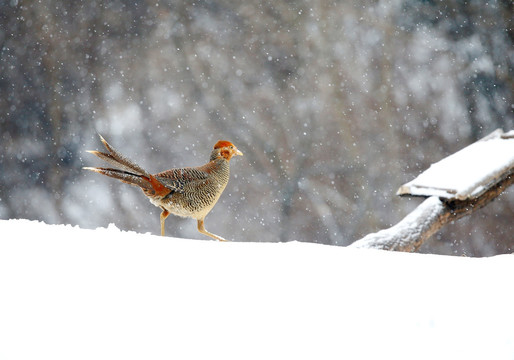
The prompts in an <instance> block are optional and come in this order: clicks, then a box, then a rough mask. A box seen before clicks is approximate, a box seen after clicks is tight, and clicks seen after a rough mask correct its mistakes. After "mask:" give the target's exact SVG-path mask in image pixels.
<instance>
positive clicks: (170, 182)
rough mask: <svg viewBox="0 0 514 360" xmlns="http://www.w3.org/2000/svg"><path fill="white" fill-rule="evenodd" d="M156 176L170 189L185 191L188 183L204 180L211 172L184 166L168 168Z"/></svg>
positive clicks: (179, 191)
mask: <svg viewBox="0 0 514 360" xmlns="http://www.w3.org/2000/svg"><path fill="white" fill-rule="evenodd" d="M154 176H155V178H156V179H157V180H159V182H161V183H162V184H163V185H164V186H166V187H167V188H168V189H170V190H172V191H174V192H178V193H183V192H184V186H185V185H186V184H188V183H194V182H200V181H204V180H206V179H207V178H208V177H209V174H208V173H206V172H205V171H202V170H199V169H196V168H182V169H170V170H166V171H163V172H160V173H158V174H155V175H154Z"/></svg>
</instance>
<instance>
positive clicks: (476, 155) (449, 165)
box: [350, 129, 514, 252]
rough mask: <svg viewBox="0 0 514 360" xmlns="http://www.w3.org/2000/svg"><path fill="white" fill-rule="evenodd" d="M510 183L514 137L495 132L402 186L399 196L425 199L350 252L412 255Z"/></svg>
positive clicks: (513, 172)
mask: <svg viewBox="0 0 514 360" xmlns="http://www.w3.org/2000/svg"><path fill="white" fill-rule="evenodd" d="M513 183H514V131H510V132H508V133H504V132H503V131H502V130H500V129H499V130H496V131H494V132H493V133H491V134H490V135H488V136H486V137H485V138H483V139H481V140H479V141H477V142H476V143H474V144H472V145H470V146H468V147H466V148H464V149H462V150H461V151H458V152H457V153H455V154H453V155H451V156H449V157H447V158H445V159H443V160H441V161H439V162H437V163H435V164H433V165H431V166H430V168H429V169H428V170H426V171H425V172H423V173H422V174H420V175H419V176H418V177H417V178H416V179H414V180H412V181H411V182H408V183H407V184H405V185H402V186H401V187H400V189H399V190H398V195H401V196H408V195H410V196H422V197H428V199H427V200H425V201H424V202H423V203H422V204H421V205H420V206H418V207H417V208H416V209H415V210H414V211H413V212H411V213H410V214H409V215H407V216H406V217H405V218H404V219H403V220H402V221H400V222H399V223H398V224H396V225H394V226H393V227H391V228H389V229H385V230H381V231H379V232H377V233H374V234H369V235H367V236H365V237H364V238H362V239H360V240H357V241H356V242H354V243H353V244H352V245H350V246H352V247H358V248H374V249H383V250H396V251H407V252H413V251H416V250H417V249H418V248H419V247H420V246H421V245H422V244H423V242H424V241H425V240H427V239H428V238H430V236H432V235H433V234H434V233H435V232H436V231H437V230H439V229H440V228H441V227H443V226H444V225H446V224H447V223H449V222H451V221H454V220H457V219H459V218H461V217H463V216H467V215H469V214H471V213H472V212H474V211H476V210H478V209H480V208H482V207H484V206H485V205H487V204H488V203H489V202H491V201H492V200H494V199H495V198H496V197H498V195H500V194H501V193H502V192H503V191H504V190H505V189H506V188H508V187H509V186H510V185H512V184H513Z"/></svg>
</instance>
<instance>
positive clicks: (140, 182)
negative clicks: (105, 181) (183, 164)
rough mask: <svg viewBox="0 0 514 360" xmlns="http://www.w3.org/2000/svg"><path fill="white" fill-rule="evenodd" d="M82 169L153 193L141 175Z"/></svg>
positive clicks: (117, 171) (114, 170)
mask: <svg viewBox="0 0 514 360" xmlns="http://www.w3.org/2000/svg"><path fill="white" fill-rule="evenodd" d="M83 169H84V170H91V171H94V172H97V173H99V174H102V175H106V176H109V177H112V178H115V179H118V180H121V181H123V182H124V183H127V184H130V185H137V186H139V187H140V188H141V189H143V190H146V191H151V192H153V191H154V189H153V186H152V184H151V182H150V181H148V178H145V177H143V176H141V175H137V174H132V173H130V172H126V171H123V170H117V169H109V168H95V167H84V168H83Z"/></svg>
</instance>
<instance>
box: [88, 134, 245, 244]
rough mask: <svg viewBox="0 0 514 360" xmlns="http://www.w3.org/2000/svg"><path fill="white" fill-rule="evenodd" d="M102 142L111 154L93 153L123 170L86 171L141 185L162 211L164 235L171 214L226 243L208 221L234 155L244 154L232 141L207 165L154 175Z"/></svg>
mask: <svg viewBox="0 0 514 360" xmlns="http://www.w3.org/2000/svg"><path fill="white" fill-rule="evenodd" d="M100 139H101V141H102V143H103V144H104V146H105V148H106V149H107V151H108V152H109V153H102V152H99V151H89V152H90V153H92V154H94V155H96V156H98V157H99V158H101V159H102V160H104V161H107V162H108V163H110V164H111V165H114V166H116V167H118V168H119V169H120V170H119V169H111V168H91V167H86V168H84V169H87V170H92V171H95V172H98V173H100V174H102V175H106V176H110V177H113V178H116V179H119V180H121V181H123V182H125V183H128V184H131V185H137V186H139V187H140V188H141V189H142V190H143V193H144V194H145V195H146V196H147V197H148V198H149V199H150V202H151V203H152V204H154V205H155V206H158V207H160V208H161V209H162V213H161V235H163V236H164V221H165V220H166V218H167V217H168V215H169V214H174V215H178V216H183V217H190V218H193V219H196V220H197V221H198V231H200V232H201V233H202V234H205V235H208V236H210V237H212V238H214V239H216V240H220V241H224V240H225V239H223V238H222V237H220V236H217V235H214V234H212V233H210V232H208V231H207V230H205V227H204V219H205V216H206V215H207V214H208V213H209V211H211V210H212V208H213V207H214V205H215V204H216V202H217V201H218V199H219V198H220V196H221V193H222V192H223V190H224V189H225V187H226V186H227V183H228V180H229V175H230V165H229V161H230V159H231V158H232V156H234V155H243V153H242V152H241V151H239V150H238V149H237V148H236V147H235V146H234V145H233V144H232V143H231V142H229V141H223V140H220V141H218V142H217V143H216V145H214V149H213V151H212V153H211V156H210V161H209V162H208V163H207V164H205V165H202V166H199V167H190V168H181V169H170V170H166V171H163V172H160V173H157V174H153V175H152V174H150V173H148V172H146V171H145V170H144V169H143V168H141V167H139V166H138V165H137V164H135V163H134V162H132V161H131V160H129V159H127V158H126V157H124V156H123V155H121V154H120V153H119V152H118V151H116V150H115V149H114V148H113V147H112V146H111V145H109V144H108V143H107V141H105V139H104V138H103V137H102V136H100Z"/></svg>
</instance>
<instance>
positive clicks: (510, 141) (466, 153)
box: [398, 131, 514, 200]
mask: <svg viewBox="0 0 514 360" xmlns="http://www.w3.org/2000/svg"><path fill="white" fill-rule="evenodd" d="M501 134H503V132H501V131H496V132H494V133H492V134H490V135H489V136H488V137H486V138H484V139H483V140H480V141H477V142H476V143H474V144H471V145H469V146H468V147H466V148H464V149H462V150H460V151H458V152H456V153H455V154H453V155H451V156H448V157H447V158H444V159H443V160H441V161H439V162H437V163H435V164H432V165H431V166H430V168H429V169H428V170H426V171H425V172H423V173H421V174H420V175H419V176H418V177H417V178H415V179H414V180H412V181H410V182H408V183H407V184H405V185H403V186H402V187H400V190H398V194H399V195H403V194H411V195H415V196H440V197H444V198H450V199H451V198H457V199H460V200H464V199H467V198H469V197H474V196H477V195H479V194H480V192H481V191H484V190H487V185H488V184H489V183H490V182H491V181H493V180H495V179H497V178H498V177H499V176H500V175H501V174H503V173H505V172H507V171H508V170H509V169H512V168H514V137H512V136H510V137H509V135H508V134H509V133H507V134H505V136H504V137H501V136H500V135H501Z"/></svg>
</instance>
